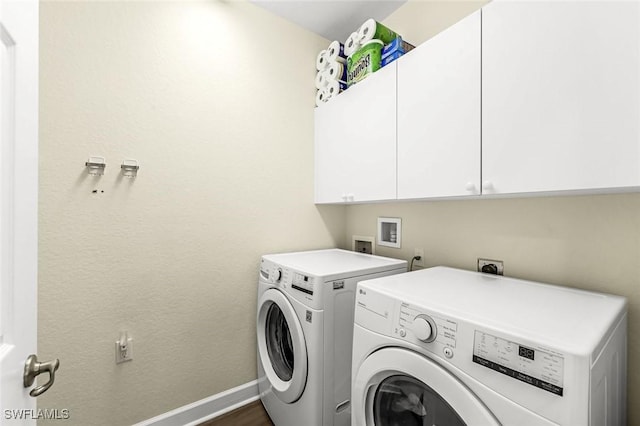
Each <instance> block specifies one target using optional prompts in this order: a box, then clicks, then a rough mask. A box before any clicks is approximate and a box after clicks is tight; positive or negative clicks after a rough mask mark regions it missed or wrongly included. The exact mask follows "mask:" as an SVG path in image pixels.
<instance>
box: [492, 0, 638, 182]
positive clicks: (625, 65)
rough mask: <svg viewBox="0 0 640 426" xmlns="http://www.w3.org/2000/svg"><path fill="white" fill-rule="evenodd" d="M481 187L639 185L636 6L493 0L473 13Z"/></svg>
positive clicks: (603, 2) (636, 4) (631, 4)
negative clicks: (477, 28)
mask: <svg viewBox="0 0 640 426" xmlns="http://www.w3.org/2000/svg"><path fill="white" fill-rule="evenodd" d="M482 18H483V20H482V179H483V187H484V189H483V193H488V194H491V193H496V194H508V193H529V192H546V191H562V190H589V189H603V188H624V187H632V186H638V185H640V167H639V165H640V149H639V148H640V132H639V130H640V128H639V126H640V108H639V97H640V31H639V30H640V8H639V5H638V3H637V2H631V1H620V2H614V1H597V2H588V1H557V2H555V1H553V2H552V1H536V2H534V1H529V2H522V1H514V2H509V1H498V0H496V1H494V2H492V3H490V4H489V5H487V6H485V7H484V8H483V16H482Z"/></svg>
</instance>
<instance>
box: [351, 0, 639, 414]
mask: <svg viewBox="0 0 640 426" xmlns="http://www.w3.org/2000/svg"><path fill="white" fill-rule="evenodd" d="M484 3H485V2H459V1H455V0H452V1H434V2H431V1H427V2H425V1H410V2H409V3H407V5H405V6H403V7H402V8H400V9H399V10H398V11H397V12H396V13H395V14H393V15H392V16H390V17H389V18H388V19H387V20H386V21H385V24H386V25H387V26H389V27H390V28H392V29H394V30H396V31H397V32H399V33H400V34H402V35H403V36H404V38H405V39H406V40H407V41H409V42H413V43H415V44H419V43H421V42H423V41H424V40H427V39H429V38H430V37H432V36H433V35H435V34H437V33H438V32H439V31H441V30H442V29H444V28H446V27H448V26H449V25H451V24H453V23H455V22H456V21H458V20H460V19H461V18H462V17H464V16H466V15H468V14H469V13H471V12H473V11H475V10H477V9H478V8H479V7H480V6H481V5H482V4H484ZM379 216H383V217H400V218H402V248H401V249H393V248H388V247H382V246H377V247H376V254H380V255H383V256H390V257H398V258H404V259H407V260H410V259H411V258H412V257H413V250H414V248H423V249H424V252H425V263H426V266H434V265H448V266H453V267H458V268H463V269H469V270H474V269H475V268H476V260H477V258H478V257H485V258H490V259H500V260H503V261H504V267H505V274H506V275H509V276H513V277H518V278H524V279H530V280H537V281H543V282H550V283H554V284H559V285H566V286H571V287H578V288H583V289H588V290H595V291H601V292H608V293H614V294H619V295H623V296H625V297H627V298H628V300H629V331H628V357H629V365H628V381H629V385H628V401H629V410H628V411H629V419H628V420H629V422H628V424H629V425H639V424H640V406H638V404H634V403H633V402H634V401H638V400H639V399H640V364H639V362H640V337H639V336H640V194H618V195H598V196H572V197H569V196H566V197H540V198H517V199H489V200H456V201H453V200H452V201H423V202H410V203H389V204H370V205H355V206H350V207H348V208H347V235H346V237H347V240H346V241H347V242H348V241H351V238H352V235H365V236H375V235H376V223H377V218H378V217H379ZM349 244H350V243H349ZM462 297H463V296H462ZM452 303H455V301H452Z"/></svg>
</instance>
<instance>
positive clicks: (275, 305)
mask: <svg viewBox="0 0 640 426" xmlns="http://www.w3.org/2000/svg"><path fill="white" fill-rule="evenodd" d="M258 303H259V306H260V309H259V310H258V321H257V327H258V350H259V352H260V359H261V363H262V368H263V369H264V371H265V374H266V376H267V379H268V380H269V382H270V383H271V386H272V388H273V392H274V393H275V394H276V395H277V396H278V398H280V399H281V400H282V401H283V402H286V403H292V402H295V401H297V400H298V398H300V396H301V395H302V392H303V391H304V387H305V384H306V381H307V348H306V344H305V340H304V333H303V331H302V326H301V325H300V321H299V320H298V317H297V316H296V313H295V310H294V308H293V306H292V305H291V303H290V302H289V301H288V300H287V298H286V297H285V296H284V295H283V294H282V293H281V292H280V291H278V290H275V289H271V290H267V291H266V292H265V293H264V294H263V295H262V297H261V298H260V301H259V302H258Z"/></svg>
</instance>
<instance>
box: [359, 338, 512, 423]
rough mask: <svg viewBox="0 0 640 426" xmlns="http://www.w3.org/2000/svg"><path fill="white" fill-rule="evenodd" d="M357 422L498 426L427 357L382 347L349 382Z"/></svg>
mask: <svg viewBox="0 0 640 426" xmlns="http://www.w3.org/2000/svg"><path fill="white" fill-rule="evenodd" d="M351 403H352V413H353V415H354V419H355V424H357V425H366V426H374V425H375V426H427V425H428V426H432V425H447V426H464V425H469V426H476V425H483V426H485V425H486V426H500V423H498V421H497V419H496V418H495V416H494V415H493V414H492V413H491V412H490V411H489V410H488V409H487V407H486V406H485V405H484V404H483V403H482V401H480V400H479V399H478V398H477V396H476V395H475V394H474V393H473V392H471V391H470V390H469V388H467V387H466V386H465V385H464V384H463V383H462V382H460V380H458V379H457V378H456V377H455V376H454V375H453V374H451V373H450V372H448V371H447V370H446V369H444V368H443V367H441V366H440V365H438V364H436V363H435V362H433V361H431V360H430V359H429V358H427V357H425V356H423V355H420V354H418V353H416V352H413V351H411V350H408V349H402V348H393V347H392V348H383V349H380V350H378V351H376V352H374V353H372V354H371V355H369V356H368V357H367V358H366V359H365V360H364V361H363V362H362V364H361V365H360V366H359V367H358V368H357V371H356V374H355V377H354V381H353V399H352V401H351Z"/></svg>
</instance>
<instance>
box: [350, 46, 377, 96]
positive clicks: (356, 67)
mask: <svg viewBox="0 0 640 426" xmlns="http://www.w3.org/2000/svg"><path fill="white" fill-rule="evenodd" d="M383 46H384V43H383V42H381V41H380V40H371V41H369V42H367V43H365V44H364V46H362V47H361V48H360V49H359V50H358V51H356V52H355V53H354V54H353V55H351V56H349V57H348V58H347V85H348V86H349V87H350V86H352V85H354V84H356V83H357V82H359V81H362V80H364V79H365V78H367V77H368V76H369V75H371V74H373V73H374V72H376V71H378V70H379V69H380V67H381V61H382V48H383Z"/></svg>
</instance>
